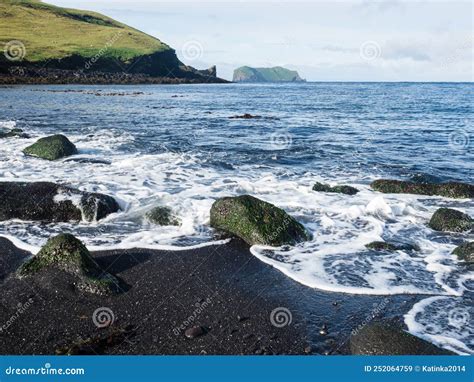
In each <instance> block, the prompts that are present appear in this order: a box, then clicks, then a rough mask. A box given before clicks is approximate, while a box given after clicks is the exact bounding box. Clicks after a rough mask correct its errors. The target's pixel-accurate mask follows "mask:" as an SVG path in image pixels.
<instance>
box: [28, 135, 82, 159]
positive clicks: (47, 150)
mask: <svg viewBox="0 0 474 382" xmlns="http://www.w3.org/2000/svg"><path fill="white" fill-rule="evenodd" d="M23 153H25V154H26V155H32V156H35V157H38V158H42V159H47V160H55V159H59V158H63V157H67V156H70V155H74V154H77V148H76V146H74V144H73V143H72V142H71V141H70V140H69V139H67V138H66V137H65V136H64V135H62V134H56V135H52V136H50V137H45V138H41V139H39V140H38V141H36V143H34V144H32V145H31V146H28V147H26V148H25V149H24V150H23Z"/></svg>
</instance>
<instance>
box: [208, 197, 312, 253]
mask: <svg viewBox="0 0 474 382" xmlns="http://www.w3.org/2000/svg"><path fill="white" fill-rule="evenodd" d="M211 226H212V227H214V228H216V229H219V230H223V231H227V232H229V233H231V234H233V235H235V236H238V237H240V238H241V239H243V240H244V241H246V242H247V243H248V244H250V245H253V244H262V245H270V246H281V245H285V244H295V243H297V242H301V241H304V240H308V239H310V235H309V234H308V232H307V231H306V229H305V228H304V227H303V225H301V224H300V223H298V222H297V221H296V220H295V219H294V218H293V217H291V216H290V215H288V214H287V213H286V212H285V211H283V210H282V209H281V208H278V207H276V206H274V205H273V204H270V203H267V202H265V201H263V200H260V199H257V198H255V197H253V196H250V195H242V196H237V197H227V198H222V199H218V200H216V201H215V202H214V204H213V205H212V208H211Z"/></svg>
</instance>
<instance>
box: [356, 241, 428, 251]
mask: <svg viewBox="0 0 474 382" xmlns="http://www.w3.org/2000/svg"><path fill="white" fill-rule="evenodd" d="M365 247H366V248H368V249H372V250H374V251H387V252H395V251H418V250H419V248H418V247H417V246H416V245H412V244H392V243H387V242H385V241H373V242H371V243H369V244H366V245H365Z"/></svg>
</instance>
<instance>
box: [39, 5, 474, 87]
mask: <svg viewBox="0 0 474 382" xmlns="http://www.w3.org/2000/svg"><path fill="white" fill-rule="evenodd" d="M47 2H50V3H53V4H56V5H60V6H66V7H70V8H79V9H89V10H94V11H98V12H101V13H104V14H106V15H108V16H110V17H113V18H115V19H117V20H119V21H122V22H124V23H126V24H129V25H131V26H133V27H135V28H137V29H140V30H142V31H144V32H146V33H148V34H151V35H153V36H155V37H157V38H159V39H160V40H162V41H164V42H166V43H167V44H168V45H170V46H172V47H173V48H174V49H176V52H177V54H178V56H179V58H180V59H181V60H182V61H183V62H185V63H186V64H189V65H192V66H194V67H197V68H199V69H203V68H206V67H209V66H211V65H217V70H218V75H219V76H221V77H224V78H227V79H231V78H232V72H233V70H234V69H235V68H236V67H239V66H242V65H249V66H276V65H279V66H284V67H287V68H290V69H296V70H298V72H299V74H300V76H301V77H303V78H306V79H307V80H310V81H473V49H474V44H473V43H474V30H473V7H474V6H473V3H472V2H471V1H463V2H459V1H449V0H448V1H401V0H398V1H397V0H385V1H363V0H360V1H359V0H352V1H331V2H329V1H317V0H313V1H309V0H306V1H303V2H289V1H288V2H277V1H270V0H266V1H260V2H251V1H238V2H237V1H228V0H222V1H212V2H202V1H180V0H178V1H174V2H165V1H152V0H145V1H143V0H142V1H131V0H115V1H114V0H98V1H88V0H49V1H47Z"/></svg>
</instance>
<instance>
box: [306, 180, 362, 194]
mask: <svg viewBox="0 0 474 382" xmlns="http://www.w3.org/2000/svg"><path fill="white" fill-rule="evenodd" d="M313 191H320V192H333V193H338V194H346V195H355V194H357V193H358V192H359V190H358V189H357V188H355V187H351V186H346V185H341V186H334V187H331V186H330V185H328V184H323V183H319V182H316V183H315V184H314V186H313Z"/></svg>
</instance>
